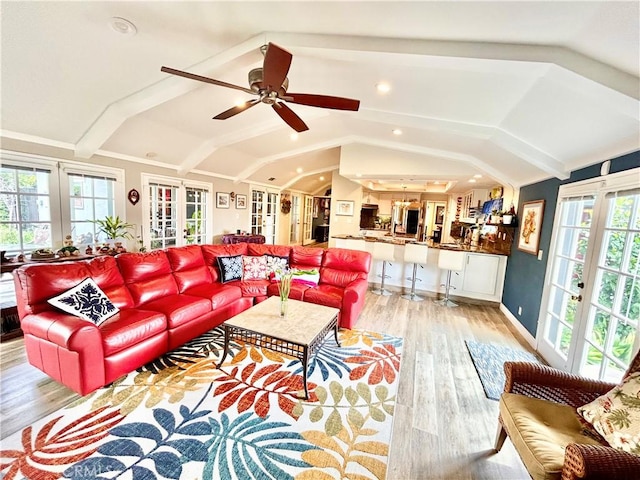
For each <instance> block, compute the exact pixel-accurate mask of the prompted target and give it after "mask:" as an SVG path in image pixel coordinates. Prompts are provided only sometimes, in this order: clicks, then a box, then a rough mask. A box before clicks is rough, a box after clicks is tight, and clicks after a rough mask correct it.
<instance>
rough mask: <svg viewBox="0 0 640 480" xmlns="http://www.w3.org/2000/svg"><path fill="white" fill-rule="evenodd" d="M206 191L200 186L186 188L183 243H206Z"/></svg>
mask: <svg viewBox="0 0 640 480" xmlns="http://www.w3.org/2000/svg"><path fill="white" fill-rule="evenodd" d="M207 194H208V192H207V191H206V190H203V189H201V188H193V187H187V188H186V195H187V199H186V201H185V208H186V211H185V220H184V229H183V233H184V235H183V236H184V239H185V243H187V244H192V243H207V239H206V237H207V217H208V215H207V201H208V196H207Z"/></svg>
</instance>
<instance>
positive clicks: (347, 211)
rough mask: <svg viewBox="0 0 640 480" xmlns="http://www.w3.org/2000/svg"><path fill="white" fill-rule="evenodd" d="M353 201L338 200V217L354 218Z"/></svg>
mask: <svg viewBox="0 0 640 480" xmlns="http://www.w3.org/2000/svg"><path fill="white" fill-rule="evenodd" d="M353 204H354V202H353V200H336V215H344V216H347V217H353Z"/></svg>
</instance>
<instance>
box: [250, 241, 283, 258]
mask: <svg viewBox="0 0 640 480" xmlns="http://www.w3.org/2000/svg"><path fill="white" fill-rule="evenodd" d="M289 252H291V247H288V246H286V245H267V244H265V243H249V244H248V248H247V255H253V256H254V257H259V256H261V255H272V256H274V257H288V256H289Z"/></svg>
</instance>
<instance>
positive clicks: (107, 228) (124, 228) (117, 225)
mask: <svg viewBox="0 0 640 480" xmlns="http://www.w3.org/2000/svg"><path fill="white" fill-rule="evenodd" d="M93 223H95V224H96V225H98V231H99V232H101V233H104V234H105V235H106V237H107V239H109V240H116V239H117V238H126V239H132V238H133V235H131V233H129V230H130V229H132V228H134V225H133V224H131V223H127V222H124V221H122V220H120V216H118V215H116V216H115V217H112V216H110V215H107V216H106V217H105V218H104V219H103V220H94V221H93ZM118 243H119V244H120V245H118ZM101 251H103V252H105V253H112V254H113V253H121V252H123V251H126V250H125V249H124V247H123V246H122V242H116V247H115V248H111V246H110V245H105V246H103V248H102V249H101Z"/></svg>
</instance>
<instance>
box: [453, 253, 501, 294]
mask: <svg viewBox="0 0 640 480" xmlns="http://www.w3.org/2000/svg"><path fill="white" fill-rule="evenodd" d="M499 267H500V257H499V256H497V255H487V254H483V253H467V258H466V262H465V267H464V277H463V281H462V290H464V291H465V292H469V293H480V294H484V295H495V294H496V283H497V281H498V272H499Z"/></svg>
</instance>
